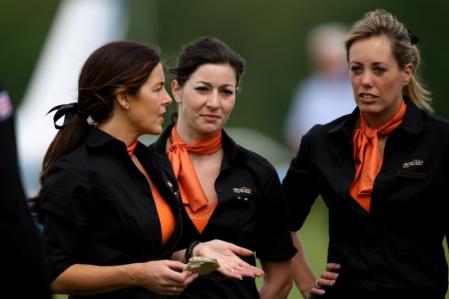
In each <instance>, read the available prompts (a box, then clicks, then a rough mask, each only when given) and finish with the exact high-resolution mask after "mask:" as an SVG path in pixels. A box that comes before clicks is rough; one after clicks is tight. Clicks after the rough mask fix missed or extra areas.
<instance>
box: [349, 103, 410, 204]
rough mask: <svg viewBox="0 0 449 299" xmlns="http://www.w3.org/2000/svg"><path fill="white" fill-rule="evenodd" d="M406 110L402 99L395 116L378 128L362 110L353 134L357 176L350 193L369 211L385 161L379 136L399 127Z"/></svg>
mask: <svg viewBox="0 0 449 299" xmlns="http://www.w3.org/2000/svg"><path fill="white" fill-rule="evenodd" d="M406 110H407V104H405V102H404V101H402V102H401V106H400V107H399V110H398V111H397V112H396V114H395V115H394V116H393V118H392V119H390V120H389V121H387V122H386V123H385V124H383V125H381V126H380V127H378V128H371V127H369V126H368V123H367V121H366V118H365V116H364V114H363V113H362V112H360V128H358V129H356V130H355V131H354V133H353V135H352V141H353V144H354V152H353V157H354V164H355V177H354V181H353V182H352V185H351V187H350V188H349V193H350V194H351V196H352V197H353V198H354V199H355V200H356V201H357V202H358V203H359V204H360V205H361V206H362V207H363V209H365V211H367V212H369V211H370V207H371V193H372V192H373V185H374V180H375V179H376V176H377V174H378V173H379V171H380V168H381V166H382V161H383V157H382V155H381V153H380V149H379V138H378V136H385V135H389V134H390V133H391V132H392V131H393V130H394V129H396V128H397V127H399V126H400V125H401V123H402V119H403V118H404V115H405V111H406Z"/></svg>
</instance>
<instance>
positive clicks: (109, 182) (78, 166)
mask: <svg viewBox="0 0 449 299" xmlns="http://www.w3.org/2000/svg"><path fill="white" fill-rule="evenodd" d="M134 154H135V155H136V156H137V157H138V158H139V160H140V161H141V163H142V165H143V166H144V168H145V169H146V170H147V171H148V172H149V173H151V177H152V179H153V180H157V181H158V180H160V176H155V173H156V172H154V171H153V170H152V169H151V170H150V168H151V165H149V163H148V162H149V161H151V159H152V157H151V156H149V152H148V150H147V147H146V146H144V145H143V144H140V143H139V144H138V145H137V147H136V149H135V151H134ZM161 192H163V191H161ZM162 194H163V195H164V193H162ZM166 198H167V202H168V204H169V205H170V207H171V208H172V210H173V213H174V215H175V218H176V220H177V225H176V229H175V232H174V234H173V235H172V237H171V238H170V239H169V240H168V242H167V243H166V244H165V246H163V245H162V241H161V240H162V237H161V229H160V222H159V218H158V215H157V210H156V207H155V203H154V200H153V198H152V194H151V190H150V187H149V185H148V182H147V180H146V179H145V177H144V176H143V175H142V173H141V172H140V171H139V170H138V169H137V168H136V167H135V165H134V163H133V162H132V160H131V159H130V157H129V155H128V153H127V149H126V145H125V144H124V143H123V142H121V141H119V140H117V139H114V138H113V137H111V136H110V135H108V134H106V133H105V132H103V131H101V130H98V129H96V128H92V129H91V131H90V134H89V136H88V138H87V141H86V142H85V143H84V144H82V145H81V146H80V147H79V148H77V149H75V150H74V151H72V152H70V153H69V154H67V155H66V156H64V157H62V158H60V159H59V160H57V161H56V162H55V163H54V165H53V166H52V168H51V171H50V173H49V175H48V176H47V177H46V179H45V181H44V185H43V189H42V193H41V200H42V209H43V212H44V215H45V224H44V233H43V240H44V244H45V248H46V251H47V255H48V258H47V266H48V271H49V275H50V279H51V281H53V280H54V279H55V278H56V277H57V276H59V274H61V273H62V272H63V271H64V270H66V269H67V268H68V267H69V266H71V265H73V264H75V263H81V264H93V265H105V266H107V265H122V264H129V263H136V262H146V261H151V260H157V259H164V258H169V256H170V254H171V253H172V251H173V248H174V247H175V246H176V243H177V241H179V238H180V231H181V223H182V222H181V221H179V217H180V209H179V206H178V203H177V202H176V199H173V198H171V197H169V196H167V197H166ZM159 297H160V296H158V295H155V294H153V293H150V292H149V291H146V290H144V289H142V288H128V289H124V290H119V291H115V292H110V293H105V294H99V295H93V296H72V297H71V298H159Z"/></svg>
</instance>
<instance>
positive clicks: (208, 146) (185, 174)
mask: <svg viewBox="0 0 449 299" xmlns="http://www.w3.org/2000/svg"><path fill="white" fill-rule="evenodd" d="M221 138H222V132H221V130H220V131H219V132H218V133H217V134H215V135H213V136H212V137H211V138H209V139H206V140H199V141H197V142H195V143H193V144H187V143H185V142H184V141H183V140H182V139H181V137H180V136H179V135H178V132H177V131H176V126H173V129H172V131H171V135H170V142H171V146H170V148H169V150H168V158H169V160H170V163H171V165H172V168H173V172H174V173H175V176H176V179H177V181H178V185H179V191H180V192H181V197H182V202H183V204H184V207H185V209H186V212H187V214H188V215H189V217H190V219H191V220H192V222H193V224H194V225H195V227H196V229H197V230H198V231H199V232H200V233H202V232H203V230H204V228H205V227H206V225H207V223H208V222H209V219H210V216H211V215H212V213H213V212H214V210H215V207H216V204H209V201H208V199H207V197H206V195H205V194H204V191H203V188H202V187H201V183H200V181H199V179H198V176H197V174H196V171H195V168H194V167H193V164H192V160H191V159H190V156H189V152H192V153H195V154H199V155H211V154H213V153H216V152H217V151H218V150H219V149H220V148H221V146H222V143H221Z"/></svg>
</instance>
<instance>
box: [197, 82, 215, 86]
mask: <svg viewBox="0 0 449 299" xmlns="http://www.w3.org/2000/svg"><path fill="white" fill-rule="evenodd" d="M196 83H202V84H204V85H206V86H208V87H211V86H212V84H211V83H209V82H206V81H197V82H196Z"/></svg>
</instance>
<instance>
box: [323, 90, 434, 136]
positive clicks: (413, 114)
mask: <svg viewBox="0 0 449 299" xmlns="http://www.w3.org/2000/svg"><path fill="white" fill-rule="evenodd" d="M406 103H407V111H406V112H405V115H404V119H403V120H402V124H401V127H400V128H401V129H403V130H404V131H406V132H408V133H411V134H418V133H420V132H421V131H422V130H423V129H424V121H425V113H423V111H422V110H421V109H419V108H418V107H416V105H415V104H414V103H413V102H412V101H410V100H409V99H407V98H406ZM359 113H360V110H359V108H358V107H356V108H355V109H354V110H353V111H352V113H351V114H349V115H347V116H345V117H341V118H339V119H337V120H335V121H334V122H333V123H334V124H333V125H331V126H330V128H329V134H335V133H338V132H343V133H344V134H345V135H346V136H352V131H353V130H354V125H355V123H356V121H357V119H358V117H359Z"/></svg>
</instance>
